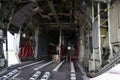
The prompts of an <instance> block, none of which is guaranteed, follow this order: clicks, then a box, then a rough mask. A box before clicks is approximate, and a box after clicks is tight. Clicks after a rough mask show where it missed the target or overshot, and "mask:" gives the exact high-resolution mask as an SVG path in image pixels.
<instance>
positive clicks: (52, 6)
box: [47, 0, 59, 23]
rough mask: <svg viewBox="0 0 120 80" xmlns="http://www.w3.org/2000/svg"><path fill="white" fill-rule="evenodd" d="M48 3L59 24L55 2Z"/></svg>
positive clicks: (49, 1)
mask: <svg viewBox="0 0 120 80" xmlns="http://www.w3.org/2000/svg"><path fill="white" fill-rule="evenodd" d="M47 2H48V5H49V7H50V9H51V11H52V13H53V14H54V17H55V19H56V22H57V23H59V19H58V16H57V13H56V10H55V7H54V4H53V1H52V0H47Z"/></svg>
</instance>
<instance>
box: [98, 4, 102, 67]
mask: <svg viewBox="0 0 120 80" xmlns="http://www.w3.org/2000/svg"><path fill="white" fill-rule="evenodd" d="M98 40H99V41H98V42H99V59H100V65H102V53H101V30H100V2H98Z"/></svg>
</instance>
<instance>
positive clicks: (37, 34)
mask: <svg viewBox="0 0 120 80" xmlns="http://www.w3.org/2000/svg"><path fill="white" fill-rule="evenodd" d="M39 31H40V28H39V26H38V27H37V29H36V31H35V41H36V46H35V55H34V57H35V58H36V59H37V56H38V44H39V43H38V42H39V41H38V40H39Z"/></svg>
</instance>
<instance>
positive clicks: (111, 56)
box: [107, 3, 113, 60]
mask: <svg viewBox="0 0 120 80" xmlns="http://www.w3.org/2000/svg"><path fill="white" fill-rule="evenodd" d="M107 7H108V40H109V51H110V56H109V59H110V60H111V59H112V58H113V51H112V44H111V37H110V3H108V4H107Z"/></svg>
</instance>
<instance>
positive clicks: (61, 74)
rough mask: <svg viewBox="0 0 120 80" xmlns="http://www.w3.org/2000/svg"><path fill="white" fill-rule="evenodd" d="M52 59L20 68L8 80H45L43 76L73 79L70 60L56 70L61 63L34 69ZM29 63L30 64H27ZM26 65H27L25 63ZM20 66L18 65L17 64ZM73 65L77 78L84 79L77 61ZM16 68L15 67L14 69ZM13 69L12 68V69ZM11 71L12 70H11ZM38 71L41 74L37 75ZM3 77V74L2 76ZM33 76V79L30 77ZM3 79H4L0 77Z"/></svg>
mask: <svg viewBox="0 0 120 80" xmlns="http://www.w3.org/2000/svg"><path fill="white" fill-rule="evenodd" d="M49 62H50V61H43V62H40V63H37V64H34V65H31V66H28V67H25V68H22V69H18V68H15V69H18V72H17V73H16V74H15V75H13V76H11V77H10V78H9V79H7V80H44V79H42V77H44V76H45V77H48V79H45V80H71V74H72V73H71V63H70V62H66V61H65V62H63V64H62V65H61V66H59V68H58V70H57V71H54V69H55V68H56V67H57V66H58V65H59V64H60V63H53V62H52V63H50V64H48V65H46V66H44V67H42V68H40V69H38V70H34V69H35V68H38V67H40V66H43V65H45V64H47V63H49ZM26 65H29V64H26ZM23 66H25V65H23ZM17 67H18V66H17ZM73 67H74V68H75V75H76V80H83V79H82V76H83V75H84V74H83V73H82V72H81V70H80V68H79V67H78V64H77V61H76V62H73ZM13 70H14V69H13ZM11 71H12V70H11ZM9 72H10V71H9ZM37 72H40V74H38V75H36V73H37ZM46 73H49V75H48V76H46ZM0 77H2V76H0ZM30 78H31V79H30ZM0 80H2V79H0Z"/></svg>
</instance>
